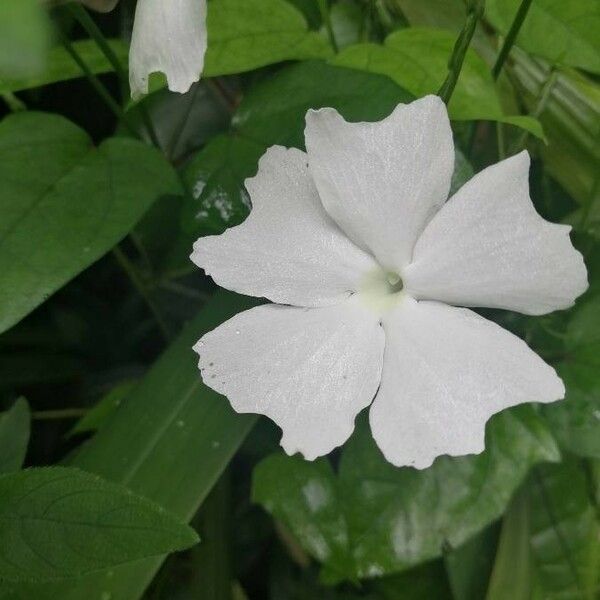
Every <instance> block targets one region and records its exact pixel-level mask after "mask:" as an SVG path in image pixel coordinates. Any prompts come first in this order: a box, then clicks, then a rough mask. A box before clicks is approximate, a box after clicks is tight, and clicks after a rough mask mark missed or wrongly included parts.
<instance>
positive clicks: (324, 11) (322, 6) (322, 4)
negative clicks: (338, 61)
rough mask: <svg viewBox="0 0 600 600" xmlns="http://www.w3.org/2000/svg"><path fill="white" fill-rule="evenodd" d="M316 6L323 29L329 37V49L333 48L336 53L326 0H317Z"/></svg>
mask: <svg viewBox="0 0 600 600" xmlns="http://www.w3.org/2000/svg"><path fill="white" fill-rule="evenodd" d="M317 4H318V5H319V10H320V11H321V18H322V19H323V24H324V25H325V29H326V30H327V35H328V36H329V41H330V42H331V47H332V48H333V51H334V52H338V51H339V47H338V45H337V41H336V39H335V34H334V33H333V25H332V24H331V13H330V12H329V6H328V5H327V0H317Z"/></svg>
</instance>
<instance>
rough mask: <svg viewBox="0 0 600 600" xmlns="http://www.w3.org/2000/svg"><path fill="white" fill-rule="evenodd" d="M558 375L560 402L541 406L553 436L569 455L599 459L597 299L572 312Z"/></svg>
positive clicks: (599, 302)
mask: <svg viewBox="0 0 600 600" xmlns="http://www.w3.org/2000/svg"><path fill="white" fill-rule="evenodd" d="M565 350H566V355H565V358H564V360H563V361H561V362H560V363H559V365H558V372H559V374H560V376H561V377H562V379H563V381H564V383H565V387H566V390H567V393H566V397H565V399H564V401H562V402H557V403H556V404H551V405H549V406H546V407H544V414H545V415H546V416H547V417H548V419H549V421H550V423H551V425H552V429H553V432H554V435H555V437H556V438H557V440H558V441H559V443H560V444H561V445H562V446H564V447H565V448H566V449H568V450H569V451H570V452H573V453H575V454H578V455H580V456H590V457H595V458H600V296H599V295H596V296H594V297H592V298H590V299H588V300H587V302H585V303H584V304H582V305H581V306H579V307H578V308H577V310H576V311H575V312H574V313H573V315H572V317H571V319H570V321H569V324H568V327H567V331H566V335H565Z"/></svg>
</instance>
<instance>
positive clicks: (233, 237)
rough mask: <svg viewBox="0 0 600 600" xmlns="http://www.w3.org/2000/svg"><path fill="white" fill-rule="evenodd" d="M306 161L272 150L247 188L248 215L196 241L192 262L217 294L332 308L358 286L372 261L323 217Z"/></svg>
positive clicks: (296, 152)
mask: <svg viewBox="0 0 600 600" xmlns="http://www.w3.org/2000/svg"><path fill="white" fill-rule="evenodd" d="M306 160H307V159H306V154H305V153H304V152H301V151H300V150H296V149H289V150H288V149H286V148H282V147H281V146H273V147H272V148H269V150H267V152H266V154H265V155H264V156H263V157H262V158H261V160H260V163H259V166H258V174H257V175H256V177H254V178H252V179H248V180H247V181H246V187H247V189H248V192H249V193H250V197H251V199H252V206H253V207H252V212H251V213H250V216H249V217H248V218H247V219H246V221H244V223H242V224H241V225H238V226H237V227H232V228H231V229H228V230H227V231H226V232H225V233H224V234H223V235H219V236H209V237H204V238H200V239H199V240H198V241H197V242H196V243H195V244H194V252H193V253H192V256H191V259H192V260H193V261H194V262H195V263H196V264H197V265H198V266H199V267H201V268H203V269H204V270H205V271H206V273H207V274H209V275H211V276H212V277H213V279H214V280H215V281H216V282H217V283H218V284H219V285H220V286H222V287H225V288H228V289H230V290H234V291H236V292H239V293H241V294H246V295H250V296H257V297H263V296H264V297H266V298H269V299H270V300H273V301H275V302H280V303H284V304H295V305H299V306H320V305H326V304H334V303H336V302H339V301H341V300H343V299H344V298H346V297H348V296H349V295H350V293H351V292H352V291H355V290H356V289H357V288H358V287H359V283H360V280H361V278H362V277H363V276H364V274H365V273H366V272H369V271H372V270H374V269H377V264H376V263H375V260H374V259H373V258H372V257H370V256H369V255H367V254H366V253H365V252H364V251H363V250H361V249H360V248H358V247H357V246H355V245H354V243H352V242H351V241H350V240H349V239H348V238H347V237H346V236H345V235H344V233H343V232H342V231H340V229H339V228H338V226H337V225H336V224H335V223H334V222H333V221H332V220H331V218H330V217H329V216H328V215H327V213H326V212H325V211H324V210H323V207H322V206H321V203H320V202H319V197H318V194H317V191H316V189H315V186H314V183H313V181H312V178H311V176H310V173H309V172H308V167H307V163H306Z"/></svg>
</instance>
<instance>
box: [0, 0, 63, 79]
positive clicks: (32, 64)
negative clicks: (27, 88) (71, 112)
mask: <svg viewBox="0 0 600 600" xmlns="http://www.w3.org/2000/svg"><path fill="white" fill-rule="evenodd" d="M50 30H51V27H50V20H49V19H48V15H47V14H46V11H45V10H44V7H43V6H42V5H41V4H40V2H38V0H2V3H0V80H1V79H4V78H6V77H23V76H24V77H27V76H32V75H37V74H39V73H40V71H42V70H43V69H44V63H45V59H46V52H47V51H48V47H49V45H50ZM0 86H1V84H0Z"/></svg>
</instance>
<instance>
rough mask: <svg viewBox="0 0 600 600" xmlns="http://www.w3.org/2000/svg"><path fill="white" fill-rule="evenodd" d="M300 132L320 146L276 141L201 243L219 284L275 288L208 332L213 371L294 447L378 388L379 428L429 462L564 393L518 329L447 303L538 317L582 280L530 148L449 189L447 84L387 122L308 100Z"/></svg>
mask: <svg viewBox="0 0 600 600" xmlns="http://www.w3.org/2000/svg"><path fill="white" fill-rule="evenodd" d="M305 136H306V146H307V149H308V152H307V153H304V152H301V151H300V150H295V149H289V150H288V149H285V148H282V147H278V146H274V147H272V148H270V149H269V150H268V151H267V153H266V154H265V155H264V156H263V158H262V159H261V161H260V165H259V169H258V174H257V175H256V177H254V178H252V179H249V180H248V181H247V182H246V185H247V188H248V191H249V193H250V196H251V199H252V204H253V209H252V212H251V213H250V216H249V217H248V219H247V220H246V221H245V222H244V223H243V224H242V225H239V226H237V227H233V228H231V229H229V230H228V231H226V232H225V233H224V234H223V235H220V236H211V237H205V238H202V239H199V240H198V241H197V242H196V243H195V245H194V252H193V254H192V260H193V261H194V262H195V263H196V264H197V265H198V266H200V267H202V268H204V270H205V271H206V272H207V273H209V274H210V275H212V277H213V279H214V280H215V281H216V282H217V283H218V284H220V285H222V286H223V287H226V288H229V289H231V290H234V291H236V292H240V293H242V294H248V295H251V296H258V297H263V296H264V297H266V298H268V299H270V300H272V301H273V302H276V303H278V304H268V305H263V306H259V307H257V308H253V309H251V310H248V311H246V312H243V313H241V314H238V315H237V316H235V317H233V318H232V319H230V320H229V321H227V322H226V323H224V324H223V325H221V326H220V327H217V329H215V330H214V331H211V332H210V333H208V334H206V335H205V336H204V337H203V338H202V339H201V340H200V341H199V342H198V343H197V345H196V346H195V350H196V351H197V352H198V354H199V355H200V369H201V372H202V376H203V379H204V381H205V383H206V384H207V385H209V386H210V387H211V388H213V389H214V390H216V391H217V392H220V393H222V394H224V395H226V396H227V397H228V398H229V401H230V402H231V404H232V406H233V408H234V409H235V410H236V411H238V412H242V413H248V412H250V413H261V414H264V415H267V416H268V417H270V418H271V419H273V420H274V421H275V422H276V423H277V424H278V425H279V426H280V427H281V428H282V430H283V437H282V440H281V445H282V446H283V447H284V449H285V450H286V452H288V453H289V454H292V453H294V452H297V451H299V452H301V453H302V454H303V455H304V456H305V457H306V458H307V459H311V460H312V459H314V458H316V457H317V456H321V455H324V454H326V453H328V452H330V451H331V450H332V449H333V448H335V447H336V446H339V445H340V444H343V443H344V442H345V441H346V439H347V438H348V437H349V436H350V434H351V433H352V430H353V428H354V419H355V417H356V415H357V413H358V412H359V411H360V410H361V409H363V408H365V407H366V406H368V405H369V404H370V403H371V401H372V400H373V398H374V400H373V404H372V406H371V409H370V423H371V429H372V432H373V437H374V438H375V441H376V442H377V444H378V445H379V447H380V448H381V450H382V452H383V454H384V455H385V457H386V458H387V460H389V461H390V462H391V463H393V464H395V465H398V466H400V465H412V466H414V467H417V468H424V467H427V466H429V465H430V464H431V463H432V461H433V460H434V459H435V458H436V457H437V456H439V455H442V454H449V455H453V456H455V455H463V454H470V453H478V452H481V451H482V450H483V448H484V430H485V423H486V421H487V420H488V419H489V417H490V416H491V415H493V414H494V413H497V412H499V411H501V410H503V409H505V408H507V407H509V406H514V405H516V404H520V403H523V402H553V401H555V400H558V399H560V398H562V397H563V396H564V387H563V384H562V381H561V380H560V379H559V378H558V376H557V375H556V373H555V371H554V369H552V368H551V367H550V366H548V365H547V364H546V363H545V362H544V361H542V359H541V358H539V357H538V356H537V355H536V354H535V353H534V352H532V351H531V350H530V349H529V348H528V347H527V345H526V344H525V343H524V342H523V341H522V340H520V339H519V338H517V337H516V336H514V335H513V334H511V333H509V332H508V331H505V330H504V329H502V328H501V327H499V326H498V325H496V324H495V323H492V322H491V321H488V320H486V319H484V318H482V317H480V316H478V315H477V314H476V313H474V312H472V311H470V310H467V309H465V308H456V307H454V306H452V305H455V304H456V305H463V306H487V307H495V308H504V309H509V310H517V311H520V312H523V313H526V314H530V315H539V314H543V313H547V312H550V311H553V310H556V309H560V308H567V307H569V306H571V305H572V304H573V302H574V299H575V298H576V297H577V296H578V295H579V294H581V293H582V292H583V291H584V290H585V289H586V288H587V274H586V269H585V265H584V263H583V259H582V257H581V255H580V254H579V252H577V251H576V250H575V249H574V248H573V246H572V245H571V242H570V239H569V231H570V228H569V227H568V226H566V225H555V224H552V223H548V222H547V221H545V220H544V219H542V218H541V217H540V216H539V215H538V214H537V213H536V212H535V209H534V207H533V204H532V203H531V200H530V198H529V193H528V188H529V185H528V172H529V156H528V154H527V153H526V152H522V153H521V154H518V155H517V156H513V157H512V158H509V159H507V160H504V161H502V162H500V163H498V164H496V165H494V166H492V167H489V168H487V169H485V170H484V171H482V172H481V173H479V174H478V175H476V176H475V177H473V179H471V181H469V182H468V183H467V184H466V185H464V186H463V187H462V188H461V189H460V190H459V191H458V192H457V193H456V194H455V195H454V196H453V197H452V198H451V199H450V200H448V202H445V201H446V197H447V195H448V192H449V188H450V179H451V176H452V171H453V166H454V148H453V143H452V132H451V130H450V123H449V121H448V115H447V112H446V108H445V106H444V104H443V103H442V102H441V100H440V99H439V98H437V97H435V96H427V97H426V98H422V99H420V100H417V101H416V102H413V103H411V104H408V105H400V106H398V107H397V108H396V109H395V110H394V112H393V113H392V114H391V115H390V116H389V117H387V118H386V119H384V120H383V121H381V122H379V123H347V122H346V121H344V120H343V118H342V117H341V116H340V115H339V114H338V113H337V112H336V111H335V110H333V109H331V108H325V109H322V110H318V111H309V112H308V114H307V116H306V130H305ZM290 305H291V306H290Z"/></svg>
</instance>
